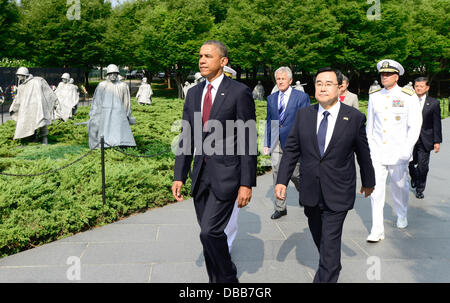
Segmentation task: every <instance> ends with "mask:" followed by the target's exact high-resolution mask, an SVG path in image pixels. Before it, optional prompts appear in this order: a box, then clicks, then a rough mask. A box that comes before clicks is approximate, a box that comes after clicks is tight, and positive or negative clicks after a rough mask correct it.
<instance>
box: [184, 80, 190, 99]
mask: <svg viewBox="0 0 450 303" xmlns="http://www.w3.org/2000/svg"><path fill="white" fill-rule="evenodd" d="M190 88H191V83H189V82H188V81H186V82H184V86H183V99H186V95H187V91H188V89H190Z"/></svg>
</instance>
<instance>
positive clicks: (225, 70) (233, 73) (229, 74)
mask: <svg viewBox="0 0 450 303" xmlns="http://www.w3.org/2000/svg"><path fill="white" fill-rule="evenodd" d="M223 73H224V74H225V75H226V76H227V77H231V78H232V77H234V76H236V71H235V70H234V69H232V68H231V67H229V66H226V65H225V66H224V67H223Z"/></svg>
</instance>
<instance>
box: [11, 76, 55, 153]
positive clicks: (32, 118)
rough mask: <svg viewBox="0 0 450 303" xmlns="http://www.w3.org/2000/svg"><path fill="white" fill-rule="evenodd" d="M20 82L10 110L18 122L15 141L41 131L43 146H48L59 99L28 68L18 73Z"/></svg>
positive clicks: (45, 82)
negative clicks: (49, 133) (54, 110)
mask: <svg viewBox="0 0 450 303" xmlns="http://www.w3.org/2000/svg"><path fill="white" fill-rule="evenodd" d="M16 75H17V78H18V80H19V86H18V88H17V95H16V97H15V98H14V102H13V103H12V104H11V107H10V108H9V112H10V114H11V118H12V119H13V120H14V121H16V123H17V124H16V131H15V133H14V139H21V138H26V137H29V136H32V135H36V139H37V135H38V134H37V132H38V130H39V132H40V135H41V137H42V144H47V135H48V128H47V126H48V125H50V124H52V117H53V108H54V106H55V104H56V103H57V102H58V97H57V96H56V94H55V93H54V92H53V91H52V89H51V88H50V86H49V85H48V83H47V81H45V80H44V79H43V78H41V77H33V75H31V74H30V73H29V71H28V69H27V68H26V67H20V68H19V69H18V70H17V72H16Z"/></svg>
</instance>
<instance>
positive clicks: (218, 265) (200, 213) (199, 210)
mask: <svg viewBox="0 0 450 303" xmlns="http://www.w3.org/2000/svg"><path fill="white" fill-rule="evenodd" d="M210 173H217V172H210V169H208V165H207V163H203V168H202V171H201V172H200V175H199V178H198V180H197V184H196V191H195V192H194V206H195V212H196V214H197V221H198V224H199V225H200V241H201V242H202V244H203V255H204V257H205V264H206V270H207V272H208V276H209V283H236V282H239V281H238V279H237V270H236V266H235V265H234V263H233V261H232V260H231V255H230V252H229V250H228V243H227V235H226V234H225V232H224V230H225V227H226V226H227V224H228V221H229V220H230V217H231V213H232V212H233V207H234V203H235V201H236V197H237V192H236V196H234V198H233V199H232V200H229V201H220V200H219V199H217V197H216V196H215V195H214V192H213V191H212V190H211V186H210V181H209V178H208V175H209V174H210Z"/></svg>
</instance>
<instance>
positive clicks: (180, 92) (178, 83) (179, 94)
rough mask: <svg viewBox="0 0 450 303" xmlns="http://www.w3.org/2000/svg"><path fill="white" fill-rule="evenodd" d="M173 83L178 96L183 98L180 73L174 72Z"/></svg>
mask: <svg viewBox="0 0 450 303" xmlns="http://www.w3.org/2000/svg"><path fill="white" fill-rule="evenodd" d="M175 83H176V86H177V89H178V98H180V99H183V79H182V77H181V73H176V75H175Z"/></svg>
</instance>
